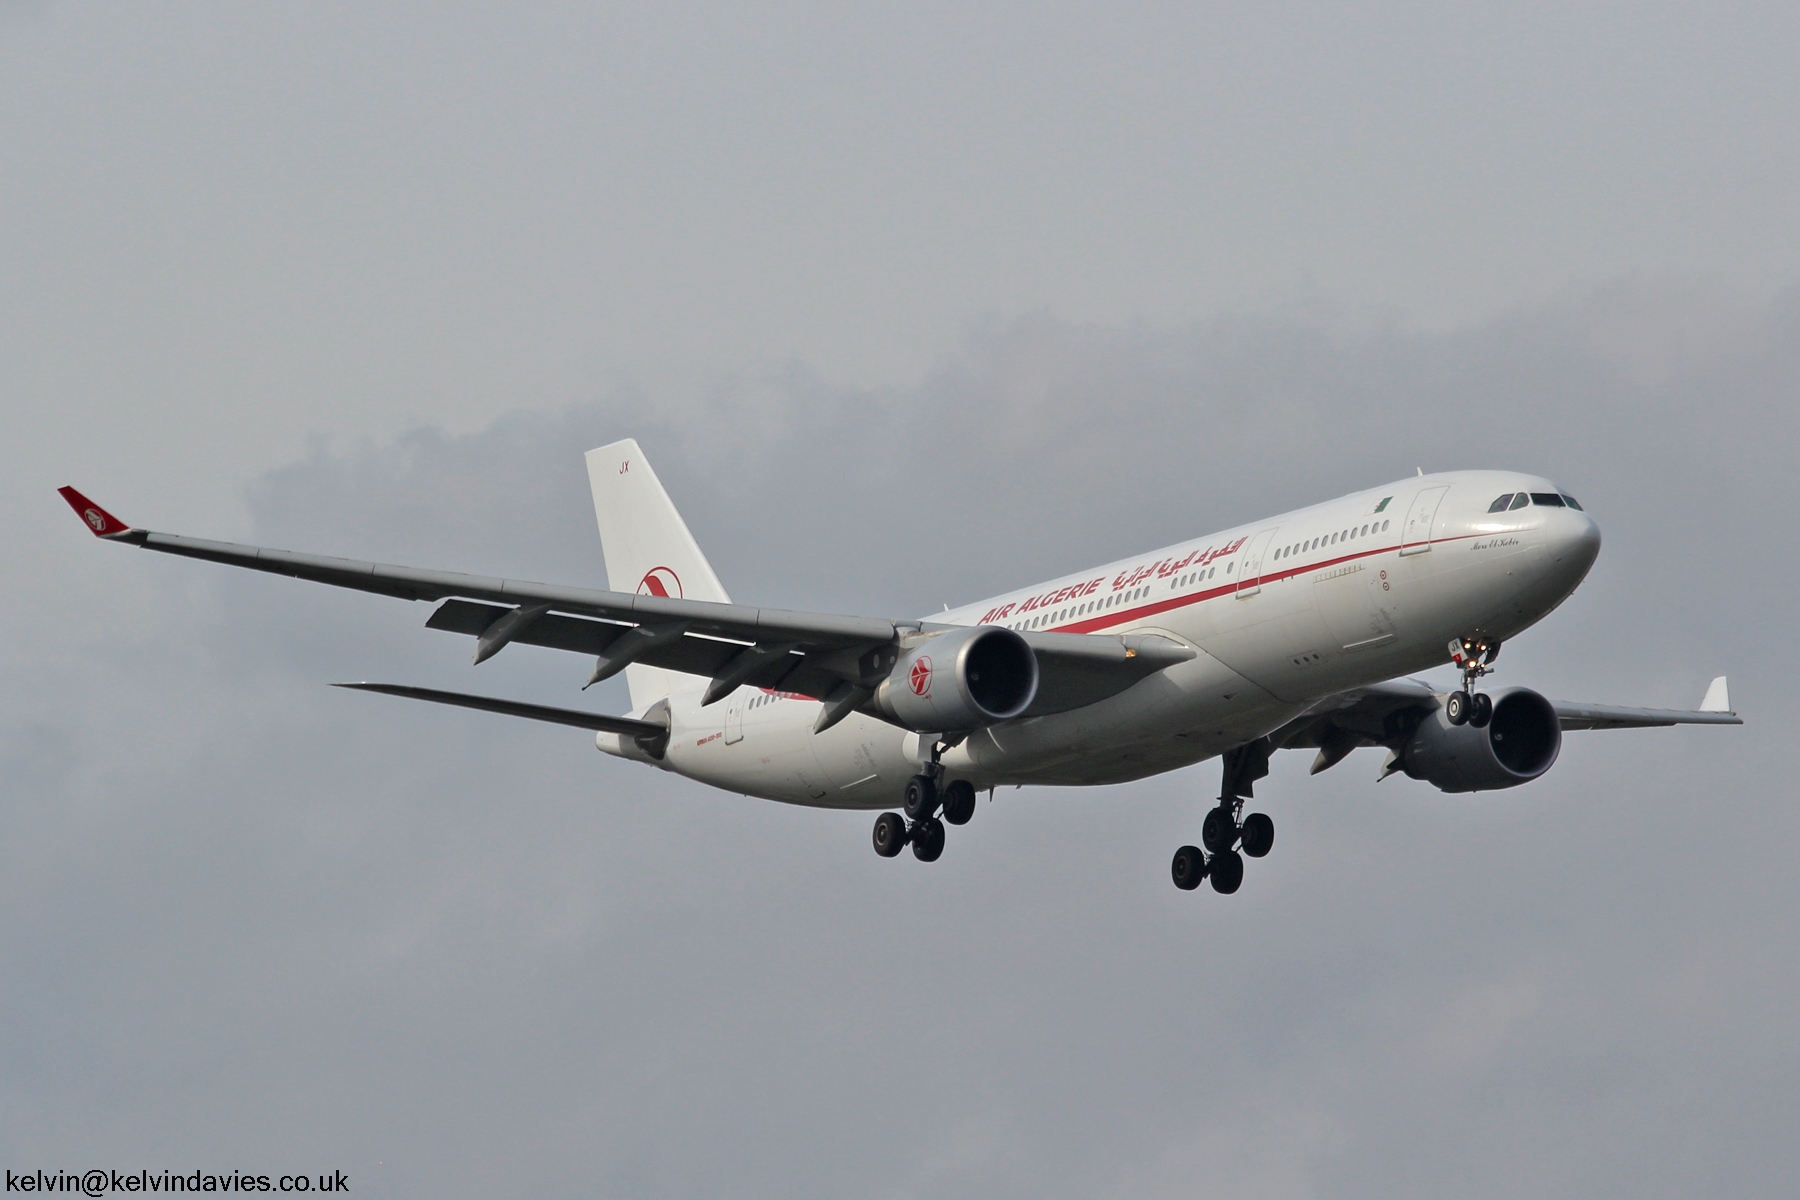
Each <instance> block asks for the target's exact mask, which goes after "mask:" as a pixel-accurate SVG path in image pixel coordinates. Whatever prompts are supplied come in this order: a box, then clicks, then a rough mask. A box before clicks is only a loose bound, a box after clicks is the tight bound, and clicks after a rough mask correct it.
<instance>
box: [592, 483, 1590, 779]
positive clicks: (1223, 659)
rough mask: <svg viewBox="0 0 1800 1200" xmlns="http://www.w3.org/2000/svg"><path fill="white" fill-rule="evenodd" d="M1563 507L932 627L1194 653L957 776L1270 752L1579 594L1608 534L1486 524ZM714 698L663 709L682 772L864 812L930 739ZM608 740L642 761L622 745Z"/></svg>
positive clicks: (1404, 514)
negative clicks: (1455, 644) (1089, 638)
mask: <svg viewBox="0 0 1800 1200" xmlns="http://www.w3.org/2000/svg"><path fill="white" fill-rule="evenodd" d="M1557 491H1558V489H1557V488H1556V487H1555V486H1554V485H1553V484H1551V483H1550V482H1549V481H1548V480H1545V479H1542V478H1540V477H1537V476H1529V475H1521V474H1518V473H1516V472H1507V471H1457V472H1449V473H1444V474H1437V475H1425V476H1420V477H1418V478H1413V479H1405V480H1401V481H1399V482H1396V483H1391V484H1388V485H1386V486H1384V487H1379V488H1372V489H1370V490H1368V491H1365V492H1357V493H1355V494H1353V495H1349V496H1344V497H1341V498H1339V499H1336V500H1331V501H1328V502H1326V503H1324V504H1317V505H1314V506H1312V507H1310V508H1304V509H1299V510H1297V511H1295V512H1290V513H1284V514H1282V515H1281V516H1278V517H1274V518H1271V519H1269V520H1266V521H1257V522H1253V523H1251V524H1248V525H1241V526H1239V527H1237V528H1235V529H1228V530H1225V531H1223V532H1221V533H1216V534H1213V535H1210V536H1208V537H1204V538H1199V539H1196V540H1194V541H1191V542H1184V543H1182V544H1181V545H1178V546H1172V547H1169V548H1167V549H1163V550H1158V551H1154V552H1152V553H1149V554H1142V555H1136V556H1133V557H1131V558H1125V559H1120V560H1118V561H1117V562H1113V563H1109V564H1107V565H1106V566H1103V567H1097V568H1095V569H1094V570H1092V571H1084V572H1080V573H1078V574H1074V575H1069V576H1065V577H1064V578H1061V579H1057V580H1052V581H1050V582H1049V583H1045V584H1042V585H1039V586H1037V587H1033V588H1028V589H1024V590H1021V591H1017V592H1013V593H1009V594H1007V595H1004V596H999V597H995V598H993V599H989V600H984V601H981V602H980V603H978V604H972V605H968V606H966V607H964V608H960V609H956V610H953V611H950V612H945V613H939V614H936V615H934V616H932V617H930V618H928V620H927V622H926V626H927V628H930V627H932V626H939V627H942V626H955V625H982V624H986V625H1000V626H1005V627H1007V628H1012V629H1020V630H1044V631H1049V632H1059V633H1097V634H1118V633H1158V634H1162V635H1164V636H1166V637H1169V638H1172V639H1174V640H1175V641H1178V642H1180V643H1182V644H1183V645H1186V646H1191V647H1193V648H1194V649H1195V650H1197V651H1198V653H1197V654H1196V656H1195V657H1194V658H1193V659H1192V660H1191V661H1189V662H1185V663H1182V664H1180V665H1178V666H1174V667H1170V668H1168V669H1167V670H1164V671H1160V672H1158V673H1156V674H1155V675H1152V676H1150V677H1149V678H1147V679H1144V680H1142V681H1141V682H1139V683H1137V684H1136V685H1135V686H1133V687H1131V688H1128V689H1127V690H1125V691H1123V692H1121V693H1119V694H1117V695H1115V696H1112V697H1110V698H1108V699H1106V700H1103V701H1101V702H1099V703H1097V704H1091V705H1088V706H1086V707H1084V708H1078V709H1074V710H1072V711H1069V712H1061V713H1055V714H1052V715H1048V716H1041V717H1030V718H1026V719H1021V720H1015V721H1008V722H1005V723H1002V724H1000V725H995V726H991V727H989V728H986V729H981V730H977V731H976V732H975V733H973V734H972V735H970V736H969V737H968V738H967V739H966V740H964V741H963V742H961V743H960V744H959V745H957V746H956V747H954V748H953V749H951V750H949V751H947V752H945V754H944V755H943V758H942V763H943V766H944V768H945V770H946V772H947V774H948V776H949V777H950V778H962V779H967V780H969V781H970V782H972V783H973V784H974V785H975V786H976V787H977V788H985V787H991V786H997V785H1002V784H1016V783H1042V784H1098V783H1114V782H1120V781H1124V780H1129V779H1138V778H1142V777H1143V776H1146V775H1153V774H1157V773H1159V772H1162V771H1168V770H1172V769H1174V768H1176V767H1182V766H1186V765H1188V764H1190V763H1195V762H1199V761H1201V760H1202V759H1206V758H1210V757H1212V756H1213V755H1216V754H1219V753H1221V752H1223V751H1225V750H1228V749H1230V748H1232V747H1234V746H1238V745H1241V744H1243V743H1244V742H1247V741H1250V740H1251V739H1254V738H1257V737H1260V736H1262V735H1263V734H1265V733H1267V732H1269V731H1270V730H1272V729H1275V728H1276V727H1278V726H1280V725H1282V724H1283V723H1285V722H1286V721H1288V720H1289V719H1291V718H1292V717H1293V716H1295V715H1296V714H1298V713H1300V712H1302V711H1304V710H1305V709H1306V708H1307V707H1308V706H1309V705H1311V704H1313V703H1315V702H1316V701H1318V700H1319V699H1321V698H1323V697H1325V696H1329V695H1331V694H1332V693H1335V692H1340V691H1343V690H1344V689H1346V688H1352V687H1357V686H1361V685H1367V684H1373V683H1379V682H1381V681H1383V680H1387V679H1391V678H1393V677H1395V676H1398V675H1404V674H1407V673H1408V672H1413V671H1420V670H1424V669H1427V668H1429V667H1433V666H1437V665H1441V664H1443V663H1445V662H1446V661H1448V655H1447V652H1446V645H1447V643H1448V642H1449V641H1450V639H1452V638H1455V637H1463V636H1470V635H1477V634H1479V635H1482V636H1484V637H1486V638H1488V639H1489V640H1495V639H1505V638H1509V637H1512V636H1514V635H1516V634H1518V633H1520V632H1522V631H1523V630H1525V629H1527V628H1529V627H1530V626H1531V625H1533V624H1534V623H1536V622H1537V621H1538V620H1540V619H1542V618H1543V617H1544V616H1545V615H1546V614H1548V613H1549V612H1550V611H1551V610H1552V609H1554V608H1555V607H1556V606H1557V605H1558V604H1560V603H1562V601H1563V600H1564V599H1565V598H1567V597H1568V595H1569V594H1570V593H1571V592H1573V591H1574V590H1575V587H1576V585H1577V584H1579V583H1580V582H1581V580H1582V578H1583V577H1584V576H1585V575H1586V574H1587V571H1588V568H1589V567H1590V566H1592V565H1593V562H1594V559H1595V557H1596V556H1597V554H1598V553H1599V548H1600V533H1599V529H1598V527H1597V526H1596V525H1595V524H1594V522H1593V520H1592V519H1591V518H1590V517H1588V516H1587V514H1586V513H1584V512H1580V511H1577V510H1575V509H1571V508H1568V507H1555V506H1549V505H1544V504H1535V503H1534V504H1529V505H1526V506H1524V507H1521V508H1518V509H1514V510H1510V511H1502V512H1490V511H1489V507H1490V505H1491V504H1492V503H1493V502H1494V500H1495V498H1496V497H1498V496H1500V495H1502V494H1505V493H1508V492H1511V493H1519V492H1524V493H1528V494H1529V493H1540V494H1544V495H1546V496H1547V495H1549V494H1554V493H1556V492H1557ZM705 683H706V681H705V680H703V679H698V678H695V679H694V680H693V686H692V687H691V688H686V689H679V688H678V689H677V690H676V691H675V692H674V693H673V694H672V695H671V696H670V697H669V701H668V703H669V719H670V722H671V734H670V739H669V744H668V749H667V752H666V754H665V755H664V757H663V758H662V759H661V760H660V762H659V763H658V765H660V766H662V767H663V768H665V769H667V770H672V771H675V772H678V773H680V774H682V775H685V776H688V777H689V778H692V779H696V780H699V781H701V782H703V783H708V784H712V785H713V786H716V787H720V788H724V789H727V790H729V791H734V792H743V793H745V794H748V795H753V796H762V797H766V798H768V799H771V800H782V801H787V802H790V803H795V804H807V805H814V806H819V807H826V808H866V809H879V808H893V807H895V806H896V804H897V797H898V796H899V794H900V789H901V788H902V786H903V785H904V783H905V781H906V779H907V777H908V776H910V775H912V774H914V773H915V772H917V771H918V770H919V762H918V759H917V758H916V757H911V756H909V751H910V752H911V753H912V754H916V753H917V752H918V747H917V742H918V739H917V738H916V737H913V736H912V735H909V734H907V733H906V732H904V731H903V730H901V729H898V728H896V727H895V726H893V725H889V724H887V723H885V722H883V721H880V720H877V719H875V718H873V717H865V716H862V715H860V714H859V715H853V716H851V717H850V718H848V719H847V720H844V721H843V722H841V723H840V724H838V725H835V726H833V727H832V728H830V729H828V730H826V731H825V732H823V733H820V734H814V733H813V724H814V722H815V720H816V719H817V717H818V714H819V703H818V701H816V700H811V699H808V698H806V697H801V696H791V695H785V694H782V693H776V692H768V691H765V690H762V689H757V688H740V689H738V691H737V692H735V693H733V694H732V695H730V696H728V697H727V698H725V699H724V700H721V701H718V702H716V703H714V704H711V705H708V706H706V707H701V704H700V696H701V691H702V689H703V688H704V686H705ZM597 744H598V745H599V746H600V748H601V749H602V750H606V751H607V752H609V753H613V754H619V755H622V756H624V757H629V758H634V759H640V760H643V759H645V757H646V756H645V755H644V754H643V752H642V751H640V750H638V749H637V747H636V746H635V745H631V744H630V743H627V744H625V745H623V746H622V745H621V744H620V739H619V738H618V737H617V736H616V735H611V734H601V735H599V737H598V739H597Z"/></svg>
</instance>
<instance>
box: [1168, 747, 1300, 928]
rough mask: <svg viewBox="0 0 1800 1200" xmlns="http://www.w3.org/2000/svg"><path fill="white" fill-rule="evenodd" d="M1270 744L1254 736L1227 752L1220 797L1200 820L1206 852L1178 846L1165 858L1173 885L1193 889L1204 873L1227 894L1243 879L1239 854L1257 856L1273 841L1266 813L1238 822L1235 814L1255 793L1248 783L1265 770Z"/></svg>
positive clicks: (1216, 886) (1201, 837)
mask: <svg viewBox="0 0 1800 1200" xmlns="http://www.w3.org/2000/svg"><path fill="white" fill-rule="evenodd" d="M1273 749H1274V747H1273V746H1272V745H1271V744H1270V742H1269V740H1268V739H1267V738H1258V739H1257V740H1256V741H1254V742H1247V743H1245V744H1244V745H1242V746H1239V747H1238V748H1237V749H1235V750H1232V751H1230V752H1228V753H1227V754H1226V755H1225V778H1224V782H1223V785H1222V786H1221V787H1220V789H1219V803H1218V805H1217V806H1216V807H1214V808H1211V809H1208V810H1207V813H1206V818H1205V819H1204V820H1203V821H1201V822H1200V842H1201V844H1202V845H1204V846H1205V847H1206V851H1207V852H1210V857H1209V856H1208V853H1207V852H1203V851H1202V850H1201V849H1200V848H1199V847H1198V846H1183V847H1182V848H1181V849H1179V850H1177V851H1176V852H1175V860H1174V861H1173V862H1172V863H1170V864H1169V874H1170V875H1171V876H1172V877H1173V879H1174V880H1175V886H1176V887H1178V888H1180V889H1181V890H1182V891H1184V892H1191V891H1193V890H1194V889H1195V888H1197V887H1199V886H1200V881H1201V880H1202V879H1210V880H1212V886H1213V891H1215V892H1219V893H1220V894H1222V895H1227V896H1228V895H1230V894H1231V893H1232V892H1235V891H1237V890H1238V887H1239V886H1240V885H1241V884H1242V883H1243V882H1244V859H1243V855H1245V854H1247V855H1249V856H1250V857H1251V858H1261V857H1262V856H1263V855H1265V854H1267V853H1268V852H1269V850H1270V849H1271V848H1272V847H1273V846H1274V845H1275V822H1274V821H1272V820H1270V819H1269V817H1268V816H1267V815H1266V814H1264V813H1251V814H1250V815H1249V816H1247V817H1244V818H1243V821H1242V823H1241V824H1240V823H1239V820H1238V814H1239V813H1241V812H1242V811H1243V807H1244V801H1245V800H1247V799H1251V798H1252V796H1253V792H1252V785H1253V784H1254V783H1255V782H1256V781H1257V780H1258V779H1261V778H1262V777H1263V776H1265V775H1267V774H1268V773H1269V754H1270V753H1271V751H1272V750H1273ZM1240 851H1241V853H1240Z"/></svg>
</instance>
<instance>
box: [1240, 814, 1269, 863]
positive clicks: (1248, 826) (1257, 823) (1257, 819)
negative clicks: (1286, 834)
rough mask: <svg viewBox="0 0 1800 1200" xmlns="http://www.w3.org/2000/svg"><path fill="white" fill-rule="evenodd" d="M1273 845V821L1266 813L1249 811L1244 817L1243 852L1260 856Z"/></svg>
mask: <svg viewBox="0 0 1800 1200" xmlns="http://www.w3.org/2000/svg"><path fill="white" fill-rule="evenodd" d="M1274 847H1275V822H1273V821H1271V820H1270V819H1269V815H1268V814H1267V813H1251V814H1250V815H1249V816H1247V817H1245V818H1244V853H1245V854H1248V855H1249V856H1250V857H1251V858H1261V857H1262V856H1263V855H1265V854H1267V853H1268V852H1269V851H1270V850H1272V849H1274Z"/></svg>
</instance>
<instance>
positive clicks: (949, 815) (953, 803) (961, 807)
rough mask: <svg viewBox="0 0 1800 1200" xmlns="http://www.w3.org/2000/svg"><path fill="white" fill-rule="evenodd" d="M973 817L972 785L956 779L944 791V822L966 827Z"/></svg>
mask: <svg viewBox="0 0 1800 1200" xmlns="http://www.w3.org/2000/svg"><path fill="white" fill-rule="evenodd" d="M974 815H975V785H974V784H972V783H970V782H969V781H968V780H966V779H958V780H956V781H954V782H953V783H951V784H950V785H949V786H948V787H946V788H945V789H944V820H946V821H948V822H950V824H952V825H967V824H968V823H969V818H970V817H972V816H974Z"/></svg>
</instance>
